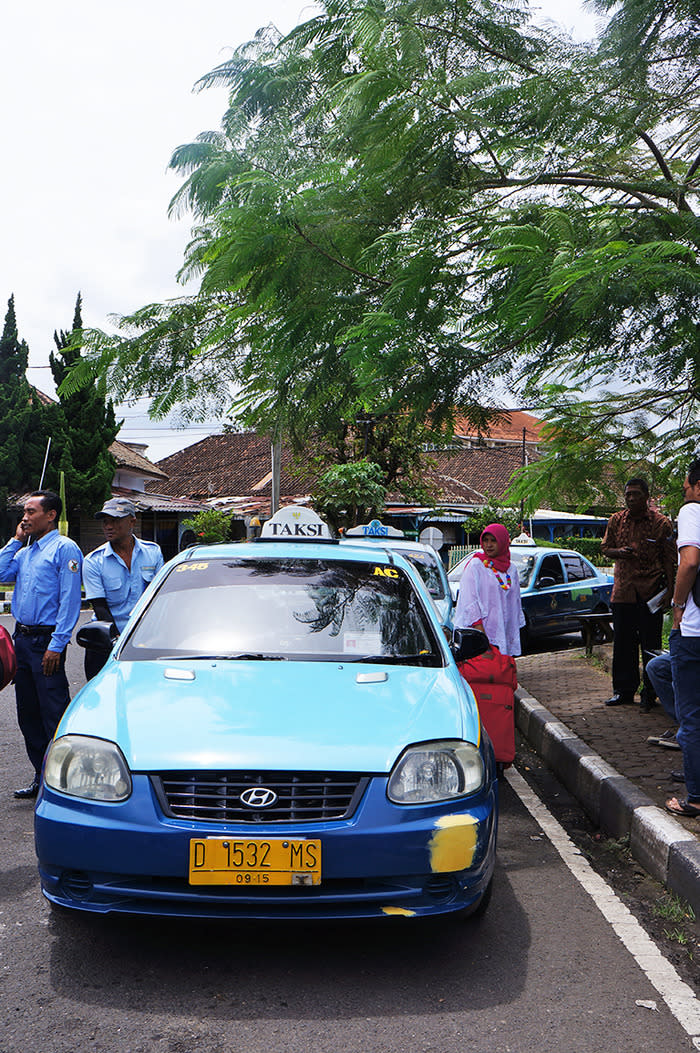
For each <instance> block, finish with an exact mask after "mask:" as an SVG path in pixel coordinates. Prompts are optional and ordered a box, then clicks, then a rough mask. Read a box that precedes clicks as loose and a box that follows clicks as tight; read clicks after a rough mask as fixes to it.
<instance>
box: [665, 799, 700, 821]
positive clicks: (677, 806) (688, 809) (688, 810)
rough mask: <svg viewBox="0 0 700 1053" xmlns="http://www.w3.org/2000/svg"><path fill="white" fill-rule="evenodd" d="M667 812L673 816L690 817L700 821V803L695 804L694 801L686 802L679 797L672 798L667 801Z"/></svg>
mask: <svg viewBox="0 0 700 1053" xmlns="http://www.w3.org/2000/svg"><path fill="white" fill-rule="evenodd" d="M666 811H667V812H670V813H671V815H688V816H690V817H691V818H693V819H700V803H698V804H693V802H692V801H688V800H685V801H684V800H681V798H679V797H671V798H670V799H669V800H668V801H666Z"/></svg>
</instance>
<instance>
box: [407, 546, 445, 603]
mask: <svg viewBox="0 0 700 1053" xmlns="http://www.w3.org/2000/svg"><path fill="white" fill-rule="evenodd" d="M401 555H402V556H405V557H406V559H408V560H410V562H411V563H412V564H413V566H414V567H415V568H416V570H417V571H418V573H419V574H420V576H421V578H422V579H423V581H424V582H425V585H426V587H427V589H428V592H429V593H430V595H431V596H432V597H433V599H434V600H444V599H445V586H444V584H443V581H442V576H441V574H440V569H439V567H438V566H437V564H436V562H435V559H434V558H433V557H432V556H431V555H430V554H429V553H428V552H405V551H402V552H401Z"/></svg>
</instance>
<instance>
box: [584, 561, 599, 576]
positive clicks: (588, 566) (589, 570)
mask: <svg viewBox="0 0 700 1053" xmlns="http://www.w3.org/2000/svg"><path fill="white" fill-rule="evenodd" d="M581 562H582V563H583V576H584V578H597V577H598V574H597V572H596V569H595V567H594V566H593V564H592V563H589V562H588V560H587V559H582V560H581Z"/></svg>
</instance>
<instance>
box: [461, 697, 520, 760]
mask: <svg viewBox="0 0 700 1053" xmlns="http://www.w3.org/2000/svg"><path fill="white" fill-rule="evenodd" d="M469 686H470V687H471V689H472V691H473V692H474V697H475V698H476V703H477V705H478V707H479V716H480V717H481V723H482V724H483V725H484V727H485V728H486V731H487V732H488V736H489V738H490V739H491V742H492V743H493V752H494V754H495V757H496V760H497V761H498V763H499V764H512V763H513V761H514V760H515V707H514V698H513V689H512V687H506V686H505V685H502V684H470V685H469Z"/></svg>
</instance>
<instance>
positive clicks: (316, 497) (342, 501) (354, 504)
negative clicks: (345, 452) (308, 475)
mask: <svg viewBox="0 0 700 1053" xmlns="http://www.w3.org/2000/svg"><path fill="white" fill-rule="evenodd" d="M385 499H386V488H385V486H384V473H383V471H382V469H381V468H380V466H379V465H378V464H374V463H373V462H372V461H368V460H366V459H365V458H364V457H363V458H362V459H361V460H359V461H353V462H350V463H348V464H336V465H333V467H331V468H329V469H328V470H327V471H326V472H324V473H323V475H322V476H321V477H320V478H319V480H318V482H317V483H316V486H315V487H314V491H313V493H312V495H311V503H312V504H313V507H314V508H315V509H316V511H317V512H318V514H319V515H321V516H323V517H324V519H327V520H328V522H329V523H330V524H331V526H332V527H333V528H334V530H338V528H339V527H341V526H344V527H352V526H357V524H358V523H364V522H366V521H367V520H368V519H374V518H377V517H379V516H381V514H382V512H383V511H384V501H385Z"/></svg>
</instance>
